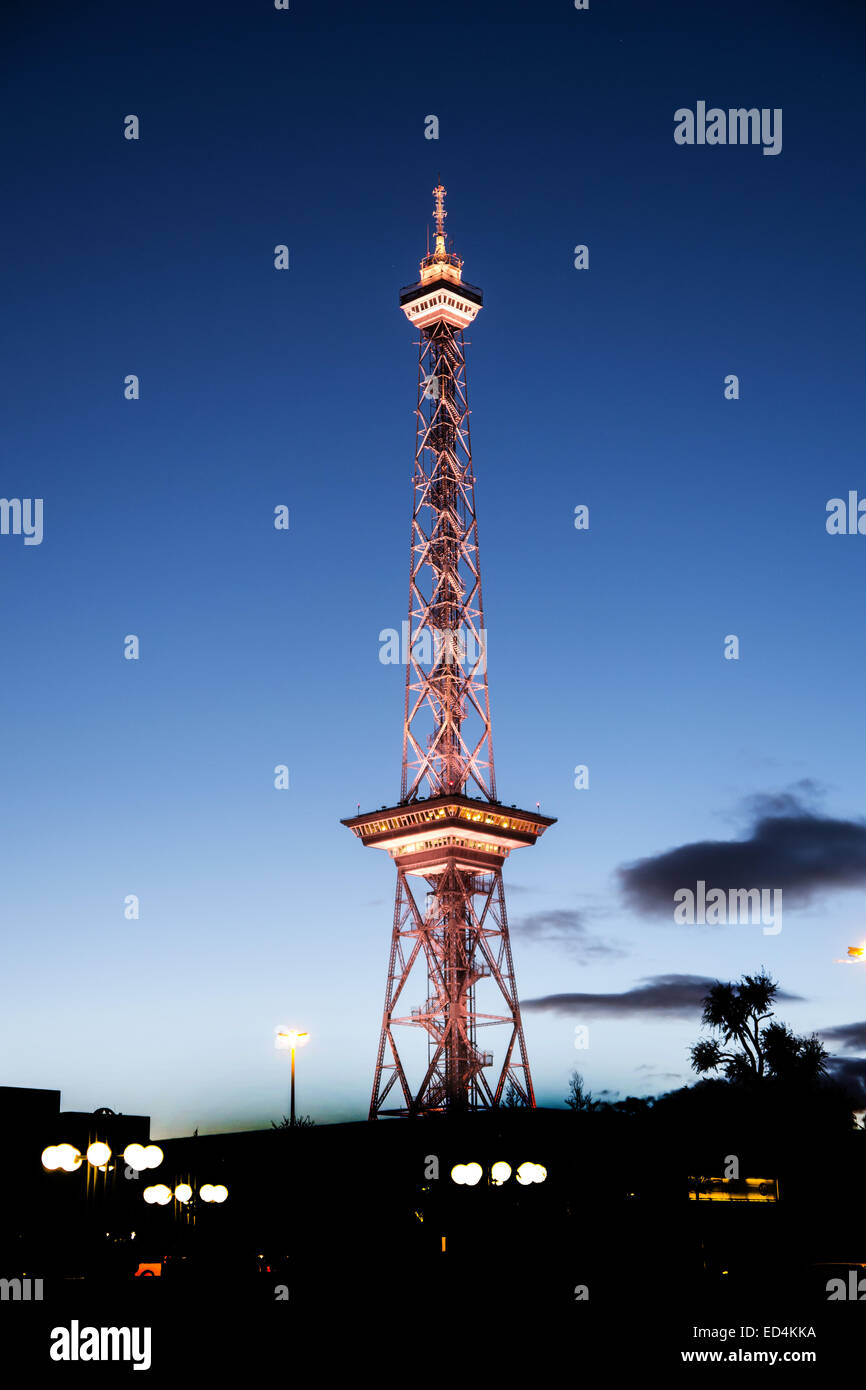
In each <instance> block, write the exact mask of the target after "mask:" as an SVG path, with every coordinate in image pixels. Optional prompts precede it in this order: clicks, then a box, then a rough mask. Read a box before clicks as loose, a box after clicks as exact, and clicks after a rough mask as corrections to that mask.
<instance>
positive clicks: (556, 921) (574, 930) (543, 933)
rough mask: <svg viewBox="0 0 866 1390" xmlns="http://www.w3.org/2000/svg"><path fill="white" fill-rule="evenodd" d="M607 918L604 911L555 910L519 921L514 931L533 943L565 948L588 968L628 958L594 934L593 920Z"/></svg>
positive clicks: (612, 943)
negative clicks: (606, 960) (614, 959)
mask: <svg viewBox="0 0 866 1390" xmlns="http://www.w3.org/2000/svg"><path fill="white" fill-rule="evenodd" d="M605 915H606V914H605V912H604V911H603V909H600V908H585V909H580V908H574V907H558V908H551V909H549V910H548V911H546V912H532V913H529V914H528V915H527V916H526V917H521V918H518V919H517V920H516V921H514V922H513V923H512V930H513V931H514V933H515V935H517V936H522V937H525V938H526V939H527V940H529V941H536V942H543V943H545V944H548V945H554V946H562V947H564V948H565V950H567V951H568V952H569V953H570V954H571V955H573V956H575V957H576V958H577V959H578V961H579V962H580V963H581V964H582V965H588V964H590V963H591V962H592V961H594V960H601V959H605V958H610V957H611V956H613V957H616V956H626V955H628V951H626V950H625V949H624V948H623V947H622V946H618V945H617V944H616V943H615V942H613V941H609V940H606V939H605V938H604V937H601V936H597V935H591V934H590V931H589V924H590V922H591V920H592V919H593V918H597V917H602V916H605Z"/></svg>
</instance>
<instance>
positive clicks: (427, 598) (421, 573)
mask: <svg viewBox="0 0 866 1390" xmlns="http://www.w3.org/2000/svg"><path fill="white" fill-rule="evenodd" d="M433 196H434V199H435V206H434V211H433V217H434V223H435V234H434V247H433V250H432V252H428V254H427V255H426V256H425V257H424V259H423V260H422V261H421V267H420V276H419V279H418V280H417V281H416V282H415V283H414V284H412V285H408V286H406V288H405V289H403V290H401V291H400V307H401V308H402V310H403V312H404V314H405V315H406V318H407V319H408V320H409V322H410V323H411V324H413V325H414V326H415V327H416V328H417V330H418V332H419V344H418V345H419V357H418V401H417V408H416V412H415V413H416V422H417V428H416V444H415V460H414V467H413V510H412V528H411V542H410V550H411V554H410V580H409V623H408V644H407V665H406V688H405V702H404V717H403V772H402V784H401V792H400V799H399V801H398V802H397V803H396V804H395V805H392V806H389V807H382V808H381V809H379V810H378V811H368V812H364V813H362V814H360V815H357V816H352V817H350V818H349V819H346V820H344V821H343V824H344V825H346V826H347V827H348V828H349V829H350V830H351V831H352V832H353V834H354V835H356V836H357V838H358V839H359V840H361V842H362V843H363V844H364V845H370V846H373V847H374V848H376V849H382V850H385V851H387V853H388V854H389V855H390V857H391V858H392V859H393V861H394V863H395V866H396V869H397V893H396V901H395V907H394V921H393V929H392V934H391V952H390V960H389V966H388V978H387V983H386V988H385V1007H384V1011H383V1018H382V1029H381V1033H380V1038H379V1050H378V1055H377V1060H376V1072H375V1077H374V1082H373V1094H372V1098H371V1103H370V1118H371V1119H376V1118H377V1117H379V1116H380V1115H382V1116H384V1115H420V1114H431V1113H441V1112H448V1111H465V1110H473V1109H485V1108H489V1107H494V1106H498V1105H500V1104H502V1102H503V1101H504V1100H505V1098H506V1096H508V1098H509V1100H510V1102H511V1103H517V1104H522V1105H526V1106H534V1105H535V1093H534V1091H533V1086H532V1078H531V1075H530V1069H529V1061H528V1058H527V1054H526V1044H525V1040H524V1036H523V1025H522V1022H521V1017H520V1005H519V1001H518V997H517V985H516V981H515V976H514V965H513V961H512V955H511V944H510V940H509V934H508V919H507V916H506V910H505V892H504V888H503V882H502V866H503V864H504V862H505V860H506V859H507V857H508V855H509V854H510V853H511V851H512V850H514V849H520V848H523V847H525V846H528V845H534V844H535V842H536V840H537V839H538V837H539V836H540V835H542V834H543V833H544V831H545V830H546V829H547V827H548V826H550V825H553V824H555V821H554V820H553V819H551V818H550V817H548V816H542V815H541V814H540V813H539V812H538V810H535V811H523V810H519V809H518V808H517V807H516V806H504V805H503V804H502V803H501V802H500V801H499V800H498V799H497V795H496V779H495V773H494V764H493V742H492V735H491V724H490V703H489V697H488V688H487V632H486V629H485V626H484V609H483V604H482V596H481V564H480V558H479V552H478V526H477V521H476V516H475V477H474V473H473V469H472V451H471V446H470V437H469V404H468V395H467V387H466V356H465V343H464V338H463V333H464V329H465V328H466V327H467V326H468V325H469V324H470V323H472V322H473V321H474V319H475V318H476V317H477V315H478V313H479V311H480V309H481V306H482V294H481V290H480V289H478V288H477V287H476V286H474V285H469V284H467V283H466V282H465V281H464V280H463V262H462V260H461V259H460V257H459V256H457V255H455V254H454V253H453V251H450V250H449V249H448V247H447V244H446V236H445V218H446V216H447V213H446V211H445V189H444V188H443V187H442V185H441V184H439V185H438V186H437V187H436V188H435V189H434V192H433ZM419 880H420V881H421V882H419ZM422 883H423V884H426V891H425V890H424V888H423V887H422ZM413 884H415V885H417V886H415V887H413ZM416 966H417V970H416V969H415V967H416ZM424 967H426V977H427V978H426V981H425V986H424V988H425V1000H424V1002H423V1003H420V1004H415V1005H414V1006H413V1005H412V1004H411V1003H410V1002H409V999H408V997H404V996H408V989H407V986H408V984H409V981H410V978H411V979H413V980H414V978H415V976H416V975H417V976H418V977H419V983H420V977H421V975H422V971H423V969H424ZM482 995H483V996H484V997H483V998H482ZM490 1027H496V1028H497V1029H498V1034H499V1035H501V1037H502V1040H503V1048H502V1052H501V1053H500V1054H497V1057H496V1065H495V1068H494V1053H493V1052H492V1051H485V1050H482V1049H481V1048H480V1047H479V1043H478V1034H479V1030H480V1029H482V1028H490ZM397 1029H404V1030H405V1029H408V1030H413V1032H412V1033H410V1034H404V1035H403V1036H404V1037H412V1036H414V1037H416V1038H417V1037H420V1038H421V1039H422V1040H423V1041H424V1042H426V1057H425V1056H424V1049H421V1050H420V1053H419V1049H418V1048H415V1049H414V1051H415V1054H416V1055H415V1056H414V1058H413V1060H414V1062H415V1069H416V1073H417V1075H416V1076H415V1079H413V1080H410V1076H411V1075H412V1068H411V1063H410V1058H409V1052H410V1051H412V1049H411V1047H408V1046H405V1045H403V1044H402V1043H401V1046H402V1051H401V1047H398V1041H397V1035H396V1030H397ZM487 1072H491V1075H490V1078H489V1079H488V1076H487Z"/></svg>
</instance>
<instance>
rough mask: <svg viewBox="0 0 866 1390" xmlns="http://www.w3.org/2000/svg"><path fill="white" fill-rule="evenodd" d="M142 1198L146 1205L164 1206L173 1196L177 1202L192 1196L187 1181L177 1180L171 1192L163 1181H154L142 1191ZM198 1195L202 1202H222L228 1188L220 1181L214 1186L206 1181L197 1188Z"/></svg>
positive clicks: (186, 1200)
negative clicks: (154, 1182)
mask: <svg viewBox="0 0 866 1390" xmlns="http://www.w3.org/2000/svg"><path fill="white" fill-rule="evenodd" d="M142 1195H143V1197H144V1200H145V1201H146V1202H147V1204H148V1206H157V1207H166V1206H168V1204H169V1202H170V1201H171V1199H172V1197H174V1198H175V1199H176V1200H177V1201H178V1202H184V1203H185V1202H188V1201H189V1200H190V1198H191V1197H192V1188H191V1187H190V1185H189V1183H188V1182H179V1183H178V1185H177V1187H176V1188H175V1189H174V1192H172V1190H171V1188H170V1187H166V1185H165V1183H164V1182H160V1183H156V1185H155V1186H153V1187H146V1188H145V1189H144V1192H143V1194H142ZM198 1195H199V1197H201V1200H202V1201H203V1202H224V1201H225V1199H226V1197H227V1196H228V1195H229V1190H228V1188H227V1187H224V1186H223V1184H222V1183H217V1184H216V1186H214V1185H213V1184H212V1183H209V1182H206V1183H205V1184H204V1186H203V1187H200V1188H199V1191H198Z"/></svg>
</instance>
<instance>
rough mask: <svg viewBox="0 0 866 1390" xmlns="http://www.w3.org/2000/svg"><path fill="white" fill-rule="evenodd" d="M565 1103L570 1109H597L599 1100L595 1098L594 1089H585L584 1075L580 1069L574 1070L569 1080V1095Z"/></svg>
mask: <svg viewBox="0 0 866 1390" xmlns="http://www.w3.org/2000/svg"><path fill="white" fill-rule="evenodd" d="M565 1103H566V1105H567V1106H568V1107H569V1109H570V1110H586V1111H589V1110H597V1109H598V1104H599V1103H598V1101H597V1100H593V1098H592V1091H584V1089H583V1077H582V1076H581V1074H580V1072H579V1071H573V1072H572V1073H571V1078H570V1080H569V1086H568V1095H567V1096H566V1097H565Z"/></svg>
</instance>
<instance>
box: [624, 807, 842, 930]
mask: <svg viewBox="0 0 866 1390" xmlns="http://www.w3.org/2000/svg"><path fill="white" fill-rule="evenodd" d="M815 791H816V788H815V785H814V784H813V783H810V782H808V781H805V780H804V781H803V782H800V783H798V784H797V788H796V789H795V790H794V791H789V792H776V793H769V794H765V795H760V796H754V797H751V798H750V799H749V801H748V803H747V808H748V811H749V814H750V815H751V818H752V821H751V827H750V832H749V834H748V835H747V837H746V838H745V839H742V840H699V841H697V842H696V843H694V844H687V845H680V846H679V847H678V848H676V849H670V850H666V851H665V852H664V853H663V854H656V855H651V856H649V857H648V858H647V859H639V860H637V861H636V862H635V863H632V864H626V865H622V866H621V867H620V868H619V869H618V870H617V873H618V875H619V879H620V883H621V886H622V890H623V894H624V896H625V898H626V900H627V901H628V902H629V903H630V904H631V905H632V906H633V907H635V908H637V909H638V910H639V911H643V912H665V913H670V914H672V913H673V903H674V894H675V893H676V892H677V890H678V889H681V888H692V889H693V888H694V885H695V884H696V883H697V882H698V881H699V880H701V879H702V880H703V881H704V883H706V885H707V888H708V889H710V888H721V889H722V890H723V891H725V892H728V891H730V890H731V889H736V888H746V889H748V888H768V889H781V890H782V892H783V893H784V894H785V895H786V897H787V899H788V901H789V902H793V903H794V904H803V903H807V902H809V901H810V900H811V898H812V897H813V895H814V894H815V893H817V892H819V891H821V890H822V889H831V888H855V887H860V886H863V885H866V823H864V822H861V821H853V820H835V819H833V818H832V817H830V816H822V815H819V814H818V813H817V812H816V811H814V810H812V809H811V807H810V805H809V803H808V797H809V796H810V795H812V794H814V793H815Z"/></svg>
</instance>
